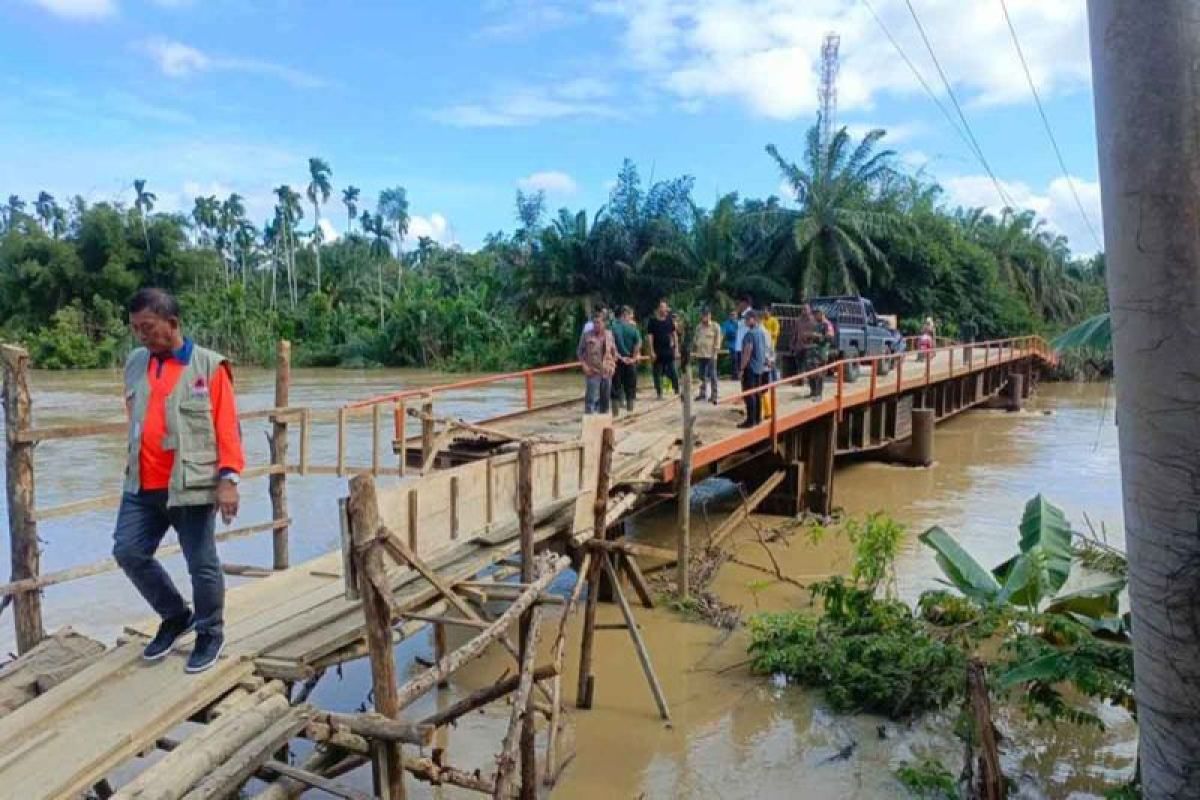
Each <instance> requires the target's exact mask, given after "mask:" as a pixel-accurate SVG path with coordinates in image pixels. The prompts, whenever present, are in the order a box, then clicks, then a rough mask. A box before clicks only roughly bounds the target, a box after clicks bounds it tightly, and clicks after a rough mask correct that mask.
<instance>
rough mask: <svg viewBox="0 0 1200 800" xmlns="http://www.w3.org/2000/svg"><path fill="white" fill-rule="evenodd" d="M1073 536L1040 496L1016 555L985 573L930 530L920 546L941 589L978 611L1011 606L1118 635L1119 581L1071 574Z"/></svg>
mask: <svg viewBox="0 0 1200 800" xmlns="http://www.w3.org/2000/svg"><path fill="white" fill-rule="evenodd" d="M1072 537H1073V533H1072V531H1071V524H1070V522H1068V521H1067V518H1066V516H1065V515H1064V514H1063V512H1062V509H1060V508H1058V507H1057V506H1055V505H1054V504H1052V503H1050V502H1049V501H1047V500H1046V499H1045V498H1044V497H1042V496H1041V495H1040V494H1039V495H1037V496H1036V497H1034V498H1033V499H1032V500H1030V501H1029V502H1028V503H1026V505H1025V513H1024V515H1023V516H1022V518H1021V525H1020V540H1019V550H1020V552H1018V553H1017V554H1016V555H1014V556H1013V557H1012V558H1009V559H1008V560H1006V561H1004V562H1003V563H1001V564H999V565H998V566H996V567H995V568H993V569H991V570H988V569H986V568H985V567H983V566H982V565H981V564H980V563H979V562H978V561H976V560H975V558H974V557H973V556H972V555H971V554H970V553H968V552H967V551H966V550H965V549H964V548H963V547H962V546H961V545H960V544H959V543H958V541H957V540H956V539H955V538H954V537H953V536H951V535H950V534H949V533H947V532H946V531H945V530H943V529H942V528H940V527H937V526H934V527H932V528H930V529H929V530H927V531H925V532H924V533H923V534H921V536H920V540H921V542H922V543H923V544H925V545H926V546H927V547H929V548H930V549H932V550H933V551H934V552H935V553H936V554H937V563H938V566H939V567H940V568H941V570H942V573H943V575H944V576H945V578H946V580H945V581H943V583H946V584H948V585H950V586H952V587H954V588H956V589H958V590H959V591H960V592H962V593H963V595H965V596H966V597H967V598H968V599H970V600H971V601H972V602H974V603H976V604H978V605H983V606H1004V605H1013V606H1020V607H1022V608H1026V609H1028V610H1031V611H1039V612H1044V613H1057V614H1063V615H1067V616H1070V617H1071V618H1073V619H1075V620H1076V621H1078V622H1082V623H1083V624H1085V625H1087V626H1088V627H1089V628H1091V629H1092V630H1093V631H1106V632H1110V633H1114V634H1123V633H1124V632H1125V630H1126V627H1127V626H1126V625H1125V623H1124V620H1123V619H1122V617H1121V616H1120V605H1119V598H1120V594H1121V591H1122V590H1123V589H1124V588H1125V578H1123V577H1118V576H1113V575H1110V574H1108V573H1104V572H1093V571H1088V572H1076V573H1074V574H1073V573H1072V569H1071V568H1072V564H1073V558H1074V556H1073V554H1074V551H1073V549H1072V546H1071V540H1072Z"/></svg>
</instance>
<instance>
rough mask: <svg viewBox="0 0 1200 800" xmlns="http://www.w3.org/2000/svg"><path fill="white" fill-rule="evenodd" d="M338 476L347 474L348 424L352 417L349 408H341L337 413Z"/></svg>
mask: <svg viewBox="0 0 1200 800" xmlns="http://www.w3.org/2000/svg"><path fill="white" fill-rule="evenodd" d="M337 414H338V416H337V476H338V477H339V478H341V477H343V476H345V474H346V436H347V430H346V424H347V421H348V420H349V417H350V410H349V409H348V408H345V407H343V408H339V409H338V412H337Z"/></svg>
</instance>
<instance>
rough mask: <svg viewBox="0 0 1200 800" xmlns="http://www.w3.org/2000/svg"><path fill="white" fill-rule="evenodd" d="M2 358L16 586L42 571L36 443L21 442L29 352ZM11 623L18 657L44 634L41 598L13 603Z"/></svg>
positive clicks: (3, 352) (1, 348)
mask: <svg viewBox="0 0 1200 800" xmlns="http://www.w3.org/2000/svg"><path fill="white" fill-rule="evenodd" d="M0 360H2V361H3V369H4V430H5V436H6V438H7V448H6V452H5V468H6V472H5V474H6V483H5V486H6V491H7V498H8V543H9V559H10V563H11V566H12V578H13V580H14V581H18V582H19V581H23V580H30V579H36V578H37V577H38V573H39V572H40V571H41V550H40V548H39V547H38V533H37V522H36V521H35V519H34V509H35V508H36V494H35V492H34V480H33V448H34V445H33V443H32V442H22V441H20V440H19V434H20V433H21V432H22V431H24V430H27V429H29V428H31V427H33V396H32V394H31V393H30V391H29V354H28V353H26V352H25V351H24V350H22V349H21V348H19V347H12V346H11V345H0ZM13 623H14V626H15V627H16V632H17V651H18V653H27V652H29V651H30V650H32V649H33V648H34V647H36V646H37V644H38V642H40V641H41V640H42V637H44V636H45V635H46V634H45V630H44V629H43V627H42V597H41V595H40V594H38V593H37V592H24V593H21V594H19V595H17V596H16V597H15V598H14V599H13Z"/></svg>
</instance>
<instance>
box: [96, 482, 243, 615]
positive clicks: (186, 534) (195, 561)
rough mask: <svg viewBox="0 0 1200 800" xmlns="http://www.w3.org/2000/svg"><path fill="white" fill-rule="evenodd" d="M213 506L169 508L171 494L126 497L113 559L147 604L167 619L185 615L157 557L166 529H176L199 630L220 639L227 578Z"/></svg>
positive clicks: (115, 535) (119, 515) (182, 603)
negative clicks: (222, 568) (223, 566)
mask: <svg viewBox="0 0 1200 800" xmlns="http://www.w3.org/2000/svg"><path fill="white" fill-rule="evenodd" d="M216 510H217V507H216V506H215V505H211V506H176V507H174V508H167V492H166V490H165V489H162V490H157V491H141V492H138V493H137V494H130V493H128V492H127V493H126V494H125V496H124V497H122V498H121V509H120V510H119V511H118V512H117V527H116V530H115V531H114V532H113V557H114V558H116V560H117V563H118V564H119V565H120V566H121V569H123V570H125V574H126V575H127V576H129V580H130V581H131V582H132V583H133V585H134V587H135V588H136V589H137V590H138V592H140V593H141V595H142V597H144V598H146V602H147V603H149V604H150V606H151V607H152V608H153V609H154V611H155V612H156V613H157V614H158V615H159V616H160V617H162V618H163V619H171V618H173V617H178V616H181V615H182V614H185V613H187V610H188V606H187V602H186V601H184V599H183V597H182V596H180V594H179V590H178V589H176V588H175V584H174V583H172V581H171V576H170V575H168V574H167V571H166V570H165V569H163V566H162V564H160V563H158V560H157V559H156V558H155V557H154V553H155V551H156V550H158V545H159V544H160V543H161V542H162V539H163V536H165V535H166V533H167V528H174V529H175V533H176V534H178V536H179V544H180V546H181V547H182V548H183V557H184V559H185V560H186V561H187V566H188V572H189V573H190V574H191V576H192V602H193V603H195V605H196V630H197V631H200V632H201V633H211V634H214V635H220V634H221V632H222V626H223V625H224V617H223V615H224V610H225V578H224V576H223V574H222V572H221V561H220V559H219V558H218V557H217V540H216V538H215V535H214V533H215V529H216V519H217V515H216Z"/></svg>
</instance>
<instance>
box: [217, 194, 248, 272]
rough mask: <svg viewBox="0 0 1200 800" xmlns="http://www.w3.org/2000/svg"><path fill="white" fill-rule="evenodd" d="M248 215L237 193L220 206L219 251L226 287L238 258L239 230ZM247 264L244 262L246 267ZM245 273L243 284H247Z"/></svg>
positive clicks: (218, 214) (218, 223) (218, 216)
mask: <svg viewBox="0 0 1200 800" xmlns="http://www.w3.org/2000/svg"><path fill="white" fill-rule="evenodd" d="M245 215H246V205H245V203H244V202H243V201H242V196H241V195H240V194H238V193H237V192H234V193H233V194H231V195H229V197H228V198H227V199H226V200H225V201H224V202H223V203H221V204H220V207H219V209H218V212H217V219H218V222H217V230H218V234H217V250H218V251H219V252H220V254H221V261H222V262H223V263H224V264H225V285H226V286H228V285H229V274H230V273H231V272H233V265H234V264H235V263H236V261H237V257H236V255H235V254H236V239H237V232H238V229H239V228H240V227H241V225H242V222H243V221H244V218H245ZM244 264H245V262H243V266H244ZM245 278H246V276H245V273H244V272H243V274H242V282H243V284H244V283H245Z"/></svg>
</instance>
